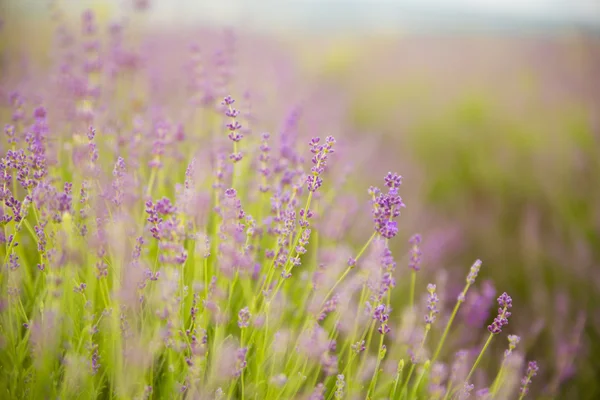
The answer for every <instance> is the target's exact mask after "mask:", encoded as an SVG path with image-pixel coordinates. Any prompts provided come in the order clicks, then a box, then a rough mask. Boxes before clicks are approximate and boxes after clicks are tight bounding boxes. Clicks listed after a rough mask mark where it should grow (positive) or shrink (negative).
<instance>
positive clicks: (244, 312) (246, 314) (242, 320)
mask: <svg viewBox="0 0 600 400" xmlns="http://www.w3.org/2000/svg"><path fill="white" fill-rule="evenodd" d="M250 317H251V314H250V311H249V310H248V307H244V308H242V309H241V310H240V312H239V313H238V326H239V327H240V328H247V327H248V325H249V324H250V322H249V321H250Z"/></svg>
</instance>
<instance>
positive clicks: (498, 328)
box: [488, 292, 512, 334]
mask: <svg viewBox="0 0 600 400" xmlns="http://www.w3.org/2000/svg"><path fill="white" fill-rule="evenodd" d="M498 304H499V305H500V308H498V316H497V317H496V318H494V322H492V324H491V325H488V331H490V332H491V333H493V334H498V333H500V332H502V327H503V326H505V325H507V324H508V317H510V315H511V313H510V311H508V309H509V308H511V307H512V299H511V298H510V296H509V295H508V294H506V292H504V293H502V294H501V295H500V297H498Z"/></svg>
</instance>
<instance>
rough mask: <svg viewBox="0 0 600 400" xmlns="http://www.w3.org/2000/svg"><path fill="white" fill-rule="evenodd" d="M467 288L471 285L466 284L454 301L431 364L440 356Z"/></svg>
mask: <svg viewBox="0 0 600 400" xmlns="http://www.w3.org/2000/svg"><path fill="white" fill-rule="evenodd" d="M469 286H471V284H470V283H469V282H467V284H466V285H465V288H464V289H463V291H462V293H461V294H460V296H459V297H458V299H457V300H456V305H455V306H454V310H452V314H451V315H450V319H449V320H448V323H447V324H446V328H445V329H444V333H443V334H442V338H441V339H440V342H439V343H438V346H437V348H436V349H435V353H434V354H433V358H432V359H431V362H432V363H434V362H435V360H437V358H438V356H439V355H440V351H441V350H442V347H443V346H444V342H445V341H446V337H447V336H448V332H449V331H450V327H451V326H452V322H453V321H454V318H455V317H456V314H457V313H458V309H459V308H460V305H461V304H462V302H463V301H464V298H465V295H466V294H467V290H469Z"/></svg>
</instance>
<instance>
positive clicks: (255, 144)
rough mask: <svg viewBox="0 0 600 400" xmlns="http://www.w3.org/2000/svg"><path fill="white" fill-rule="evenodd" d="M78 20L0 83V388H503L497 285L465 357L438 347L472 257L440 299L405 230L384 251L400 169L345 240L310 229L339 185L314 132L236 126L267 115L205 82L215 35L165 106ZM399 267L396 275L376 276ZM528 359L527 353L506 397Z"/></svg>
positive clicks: (419, 394) (323, 216)
mask: <svg viewBox="0 0 600 400" xmlns="http://www.w3.org/2000/svg"><path fill="white" fill-rule="evenodd" d="M99 29H100V27H99V23H98V21H97V20H96V17H95V15H94V13H93V12H91V11H86V12H85V13H84V15H83V17H82V26H81V32H80V33H81V34H80V35H79V36H80V39H81V43H77V44H78V45H80V47H81V49H80V50H77V49H74V48H72V46H73V42H74V37H72V36H69V38H70V39H69V40H65V41H64V42H63V43H60V44H59V49H58V50H60V51H58V50H57V52H56V54H57V55H59V57H58V60H57V62H58V68H57V71H54V72H53V74H52V75H49V76H43V77H41V78H40V81H41V83H39V85H36V86H31V85H28V82H27V81H22V82H21V81H14V82H13V81H11V82H9V83H10V84H11V85H12V86H13V88H12V89H14V91H13V92H12V94H11V95H10V96H9V98H8V99H5V100H4V103H3V104H2V109H1V112H2V118H3V119H4V121H5V123H6V127H5V130H4V132H5V136H4V138H3V139H2V142H1V143H2V158H1V160H0V189H1V191H0V200H1V202H2V206H1V208H0V212H1V214H0V221H1V222H0V224H1V225H2V232H0V241H1V243H2V246H1V248H0V256H1V257H2V260H3V263H2V270H1V274H0V287H1V293H2V295H1V296H2V297H1V303H0V313H1V314H0V328H1V330H0V335H1V336H0V360H1V368H0V393H2V397H3V398H35V399H37V398H108V399H151V398H156V399H162V398H164V399H175V398H194V399H195V398H207V399H208V398H240V399H245V398H265V399H271V398H272V399H290V398H307V399H332V398H335V399H343V398H359V397H366V398H369V399H376V398H377V399H379V398H389V399H417V398H445V399H449V398H466V397H468V396H469V394H470V393H471V392H472V391H473V390H474V388H475V386H474V385H475V384H474V383H473V382H475V383H476V384H477V393H481V394H482V395H483V394H485V395H489V396H492V397H493V396H495V395H496V394H500V393H502V396H503V398H510V397H511V396H513V397H514V396H516V395H517V390H519V387H518V383H517V385H515V384H514V382H513V381H514V380H511V379H509V378H510V377H511V376H513V375H515V373H517V374H520V373H521V371H520V370H521V364H520V363H519V362H516V363H515V362H513V361H509V360H512V359H514V358H515V357H513V356H514V354H513V353H517V351H516V350H515V347H516V343H518V339H515V337H516V336H512V335H509V343H510V345H509V350H508V351H507V353H506V354H505V359H504V360H503V361H502V363H501V364H500V365H499V366H498V371H499V372H497V375H491V377H493V376H496V377H495V379H494V380H488V377H486V371H485V370H482V369H478V366H479V365H480V362H481V360H482V359H483V358H484V357H485V356H486V349H488V347H489V344H490V342H491V340H492V338H493V337H496V336H498V335H500V334H501V333H502V329H503V328H505V327H506V324H507V322H508V317H509V316H510V312H509V311H508V309H509V308H510V307H511V306H512V300H511V298H510V297H509V296H508V295H507V294H506V293H504V294H503V295H502V296H500V298H499V299H498V302H499V303H500V309H499V313H498V317H496V319H494V320H493V322H492V323H491V325H490V326H489V327H488V330H489V336H488V339H487V341H486V342H485V344H484V345H483V347H482V349H481V351H480V353H479V355H478V356H477V357H476V360H475V361H474V362H472V367H471V368H469V367H468V365H469V360H470V358H471V354H470V351H468V350H462V351H459V352H458V353H456V351H457V350H459V349H456V348H452V346H453V342H454V341H453V340H450V339H451V338H452V332H453V329H455V328H456V329H457V330H458V328H460V327H456V323H455V322H454V321H455V317H456V315H457V312H458V310H459V307H460V306H461V304H463V303H464V302H465V301H466V298H467V296H468V293H467V292H468V290H469V288H470V287H472V286H474V285H475V279H476V277H477V275H478V274H479V272H480V267H481V261H479V260H478V261H476V262H475V263H474V264H473V266H472V267H471V270H470V272H469V273H468V276H467V278H466V285H465V287H464V289H463V290H462V291H461V292H460V293H459V294H458V296H457V300H456V303H455V305H454V308H453V309H451V307H452V304H448V303H447V296H446V297H444V298H441V296H440V295H439V290H440V289H439V288H440V286H438V285H439V283H438V284H437V285H436V284H435V283H430V284H427V285H422V284H421V282H419V280H420V279H419V276H418V271H419V270H420V269H421V256H422V253H421V249H420V244H421V242H422V238H421V236H420V235H415V236H413V237H412V239H411V240H410V244H411V249H410V262H409V263H408V265H398V264H397V261H396V259H395V257H394V254H393V252H394V253H396V256H397V255H398V253H399V254H401V255H402V254H403V249H402V247H400V246H398V245H397V244H396V243H395V241H394V240H393V239H394V238H395V237H396V236H397V234H398V233H399V231H400V229H401V224H399V222H398V220H399V217H400V216H401V215H400V214H401V213H400V212H401V209H402V208H405V204H404V202H403V201H402V198H401V196H400V188H401V183H402V177H401V176H400V175H398V174H395V173H388V174H387V175H386V176H385V177H384V180H383V183H384V184H385V189H384V190H381V189H378V188H375V187H372V188H371V189H369V191H368V194H367V193H365V194H364V195H363V196H362V197H361V199H362V201H364V202H365V203H366V202H370V206H371V212H372V219H373V225H372V228H371V229H370V232H366V233H365V234H364V235H363V236H364V237H366V239H365V241H364V244H363V245H359V246H354V245H353V243H352V241H351V240H350V239H349V238H347V237H345V236H344V235H341V236H340V235H339V234H337V233H336V234H330V232H329V230H328V229H327V223H328V219H327V217H328V214H327V213H329V212H333V210H335V208H336V207H338V206H339V205H338V204H337V203H336V200H337V199H338V198H340V197H341V195H342V194H343V192H342V189H340V188H339V187H337V185H336V179H338V178H339V176H336V175H335V174H334V173H333V171H332V170H331V169H330V166H332V165H334V164H343V163H344V162H345V161H344V159H343V152H341V151H340V152H338V151H337V150H338V143H337V142H336V140H335V139H334V138H333V136H326V137H325V138H324V139H323V140H321V139H320V138H319V137H313V138H312V139H310V140H309V141H307V143H304V144H302V142H301V141H300V144H298V138H297V136H295V135H292V134H290V131H292V128H291V125H293V124H294V122H289V121H288V122H287V123H288V126H287V129H286V131H285V132H283V133H282V134H280V135H277V134H275V133H261V134H257V132H255V131H254V129H253V128H252V125H251V124H252V123H253V121H254V119H253V117H258V118H266V117H267V116H256V115H251V114H249V113H243V112H242V111H240V110H238V109H237V108H234V105H236V107H237V104H238V102H240V103H241V100H240V99H243V98H244V97H241V98H240V97H234V96H233V95H229V94H225V93H222V92H225V91H228V90H232V91H234V90H235V89H233V88H232V80H231V76H230V68H231V67H232V66H233V63H232V62H231V60H229V59H228V58H227V57H225V55H229V54H224V53H222V52H219V53H217V54H218V56H215V59H213V60H211V59H210V58H209V59H205V60H204V61H205V62H207V63H209V64H210V63H211V62H212V63H213V65H212V71H211V70H210V68H207V70H208V71H209V72H206V71H205V72H203V73H202V75H201V76H200V77H197V76H195V75H194V76H193V77H194V79H193V82H192V83H193V84H192V85H191V86H192V87H191V92H192V93H191V95H190V97H191V100H190V101H189V102H188V103H186V105H185V106H186V107H189V108H190V115H191V116H190V117H189V118H186V119H182V121H178V122H176V123H174V122H173V121H172V120H171V119H170V117H169V113H168V112H167V111H165V110H167V109H168V107H166V105H165V107H164V109H161V107H160V106H161V103H160V102H161V101H163V102H167V101H169V97H166V98H164V97H163V96H162V95H160V96H152V95H151V93H147V95H148V97H149V98H152V99H155V100H156V99H157V98H158V99H159V101H158V102H157V103H155V104H154V106H153V107H150V106H143V105H140V104H138V103H137V102H136V101H128V100H130V99H128V96H129V95H130V93H131V90H134V91H135V90H139V91H143V90H148V91H149V92H151V88H152V85H153V84H154V82H153V79H156V77H154V76H153V75H152V73H151V71H150V66H151V64H152V62H151V60H148V63H147V64H144V63H142V60H141V57H140V56H139V55H136V53H133V52H132V53H130V52H128V51H126V50H125V49H124V48H123V45H124V44H123V42H122V40H121V38H120V36H119V35H120V31H121V27H113V28H112V29H111V35H113V36H112V37H111V42H110V46H111V47H109V48H103V47H102V36H101V35H100V34H99V33H98V32H99ZM60 32H62V33H61V34H62V35H67V36H68V33H65V32H66V31H64V30H60ZM230 44H231V43H229V42H228V44H227V46H229V45H230ZM227 46H225V47H226V49H225V50H227V49H228V47H227ZM222 50H223V49H222ZM145 56H146V57H147V56H149V55H148V54H146V55H145ZM194 57H195V58H194V59H193V61H194V68H196V67H198V64H199V63H200V61H198V59H197V57H199V56H198V54H197V51H194ZM196 72H197V71H196V69H194V71H193V72H190V74H195V73H196ZM210 73H213V74H214V75H212V76H213V77H214V81H211V80H210V76H211V75H210ZM140 80H141V81H142V82H143V83H140ZM146 80H147V81H146ZM40 85H41V86H40ZM146 85H147V86H146ZM148 87H149V88H150V89H147V88H148ZM144 88H146V89H144ZM173 90H177V89H173ZM217 94H219V95H220V94H223V97H222V98H218V95H217ZM53 95H56V96H58V97H59V99H58V100H56V101H55V99H54V98H52V97H51V96H53ZM199 99H200V100H199ZM240 109H241V108H240ZM270 117H272V118H273V119H275V120H277V119H278V117H279V116H278V115H271V116H270ZM298 118H299V117H298V116H297V115H295V114H294V115H293V119H298ZM267 121H268V120H267ZM276 122H277V121H274V122H267V123H265V125H267V126H268V125H273V124H275V123H276ZM340 142H341V140H340ZM346 145H347V146H348V145H351V144H348V143H347V144H346ZM400 269H409V270H410V271H411V272H410V273H411V278H410V286H409V287H410V292H409V293H408V294H407V296H404V294H403V293H396V291H395V290H394V289H395V288H396V283H397V282H396V279H397V278H398V277H400V276H401V275H400V274H399V273H398V272H399V270H400ZM425 288H426V293H427V294H426V296H420V295H419V293H421V294H424V293H425V290H424V289H425ZM444 292H446V290H445V289H444ZM421 300H423V301H421ZM449 307H450V309H451V311H450V309H449ZM448 311H450V312H448ZM422 316H424V317H422ZM481 333H482V334H483V333H485V332H484V331H483V330H482V332H481ZM432 350H433V351H432ZM453 353H456V355H455V356H454V357H452V356H451V355H452V354H453ZM450 364H452V368H451V369H452V373H451V374H449V375H448V374H446V373H445V372H444V371H445V370H446V369H448V365H450ZM537 372H538V367H537V364H535V363H529V366H528V368H527V371H526V372H525V378H523V380H522V387H521V388H520V392H519V394H520V397H521V398H522V397H523V396H524V395H525V394H527V392H528V391H529V389H530V387H531V383H532V377H533V376H535V375H536V374H537ZM474 378H478V379H476V380H475V379H474ZM488 386H490V389H488Z"/></svg>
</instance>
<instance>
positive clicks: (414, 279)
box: [410, 269, 417, 310]
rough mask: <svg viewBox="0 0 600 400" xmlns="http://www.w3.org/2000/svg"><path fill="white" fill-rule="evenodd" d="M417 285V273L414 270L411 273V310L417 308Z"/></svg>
mask: <svg viewBox="0 0 600 400" xmlns="http://www.w3.org/2000/svg"><path fill="white" fill-rule="evenodd" d="M416 283H417V271H415V270H414V269H413V270H412V272H411V273H410V309H411V310H412V309H413V307H414V306H415V285H416Z"/></svg>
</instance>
